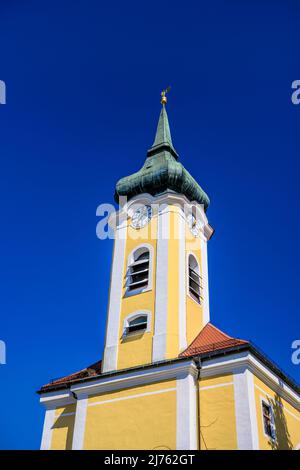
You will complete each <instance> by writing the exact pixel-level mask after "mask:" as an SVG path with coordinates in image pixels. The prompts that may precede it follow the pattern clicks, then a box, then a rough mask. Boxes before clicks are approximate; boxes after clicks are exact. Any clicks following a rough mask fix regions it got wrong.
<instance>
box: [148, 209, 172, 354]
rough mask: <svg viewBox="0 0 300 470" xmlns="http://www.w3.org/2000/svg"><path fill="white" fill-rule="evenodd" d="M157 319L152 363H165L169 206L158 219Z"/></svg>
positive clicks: (160, 211) (159, 213) (161, 211)
mask: <svg viewBox="0 0 300 470" xmlns="http://www.w3.org/2000/svg"><path fill="white" fill-rule="evenodd" d="M157 224H158V227H157V249H156V282H155V319H154V336H153V351H152V361H153V362H157V361H163V360H164V359H166V354H167V318H168V279H169V269H168V258H169V253H168V251H169V237H170V213H169V207H168V205H163V206H161V207H160V209H159V212H158V217H157Z"/></svg>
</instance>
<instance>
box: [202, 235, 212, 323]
mask: <svg viewBox="0 0 300 470" xmlns="http://www.w3.org/2000/svg"><path fill="white" fill-rule="evenodd" d="M201 273H202V285H203V326H205V325H206V323H208V322H209V321H210V313H209V285H208V263H207V239H206V237H205V236H204V235H203V234H201Z"/></svg>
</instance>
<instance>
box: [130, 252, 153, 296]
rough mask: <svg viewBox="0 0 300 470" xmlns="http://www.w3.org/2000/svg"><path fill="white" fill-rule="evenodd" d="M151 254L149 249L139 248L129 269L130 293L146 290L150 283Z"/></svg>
mask: <svg viewBox="0 0 300 470" xmlns="http://www.w3.org/2000/svg"><path fill="white" fill-rule="evenodd" d="M149 268H150V252H149V250H148V248H146V247H141V248H138V249H137V250H136V251H135V252H134V254H133V261H132V262H131V264H130V265H129V268H128V279H127V287H128V290H129V291H134V290H136V289H141V288H143V289H144V288H146V287H148V283H149Z"/></svg>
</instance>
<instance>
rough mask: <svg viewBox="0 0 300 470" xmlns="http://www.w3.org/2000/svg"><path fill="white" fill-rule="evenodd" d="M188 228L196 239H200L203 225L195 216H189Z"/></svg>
mask: <svg viewBox="0 0 300 470" xmlns="http://www.w3.org/2000/svg"><path fill="white" fill-rule="evenodd" d="M187 222H188V226H189V228H190V231H191V232H192V234H193V235H194V237H198V235H199V233H200V228H201V224H200V221H199V220H197V219H196V217H195V216H194V214H189V215H188V217H187Z"/></svg>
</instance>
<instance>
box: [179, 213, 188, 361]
mask: <svg viewBox="0 0 300 470" xmlns="http://www.w3.org/2000/svg"><path fill="white" fill-rule="evenodd" d="M178 224H179V227H178V236H179V352H182V351H184V350H185V349H186V347H187V339H186V262H185V258H186V254H185V218H184V216H183V214H180V216H179V218H178Z"/></svg>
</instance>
